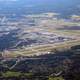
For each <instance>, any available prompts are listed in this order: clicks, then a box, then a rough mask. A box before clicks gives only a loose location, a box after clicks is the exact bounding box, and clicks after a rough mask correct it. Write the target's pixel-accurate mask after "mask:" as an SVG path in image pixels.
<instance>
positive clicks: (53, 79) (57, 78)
mask: <svg viewBox="0 0 80 80" xmlns="http://www.w3.org/2000/svg"><path fill="white" fill-rule="evenodd" d="M49 80H64V79H63V77H49Z"/></svg>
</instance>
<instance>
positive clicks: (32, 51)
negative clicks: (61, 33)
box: [3, 40, 80, 58]
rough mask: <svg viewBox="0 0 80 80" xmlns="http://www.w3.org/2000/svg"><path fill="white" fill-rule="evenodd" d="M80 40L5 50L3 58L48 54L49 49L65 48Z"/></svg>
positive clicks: (76, 43) (77, 43)
mask: <svg viewBox="0 0 80 80" xmlns="http://www.w3.org/2000/svg"><path fill="white" fill-rule="evenodd" d="M79 44H80V40H73V41H66V42H61V43H55V44H46V45H38V46H34V47H28V48H25V49H18V50H17V49H16V50H12V51H5V52H3V57H5V58H15V57H18V56H26V57H27V56H35V55H37V56H39V55H43V54H49V52H50V51H51V50H55V49H56V50H63V49H64V50H65V49H69V48H70V47H72V46H74V45H79Z"/></svg>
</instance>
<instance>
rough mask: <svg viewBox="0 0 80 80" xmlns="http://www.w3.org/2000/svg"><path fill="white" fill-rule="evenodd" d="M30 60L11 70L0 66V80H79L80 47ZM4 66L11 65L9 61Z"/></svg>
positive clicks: (21, 62) (53, 52)
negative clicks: (9, 79)
mask: <svg viewBox="0 0 80 80" xmlns="http://www.w3.org/2000/svg"><path fill="white" fill-rule="evenodd" d="M32 58H33V59H27V58H26V59H24V60H22V61H20V62H19V63H18V64H17V65H16V66H15V67H14V68H13V69H11V70H10V69H9V68H7V67H5V66H4V65H3V64H0V78H1V80H2V79H3V78H4V79H5V80H7V79H8V78H11V79H12V80H20V79H22V80H25V79H27V80H80V45H77V46H73V47H71V49H68V50H59V51H58V50H55V51H53V50H52V51H51V54H46V55H41V56H34V57H32ZM11 62H13V60H12V61H11ZM5 64H6V65H11V63H10V61H9V62H8V61H7V62H6V63H5ZM14 78H15V79H14Z"/></svg>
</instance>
